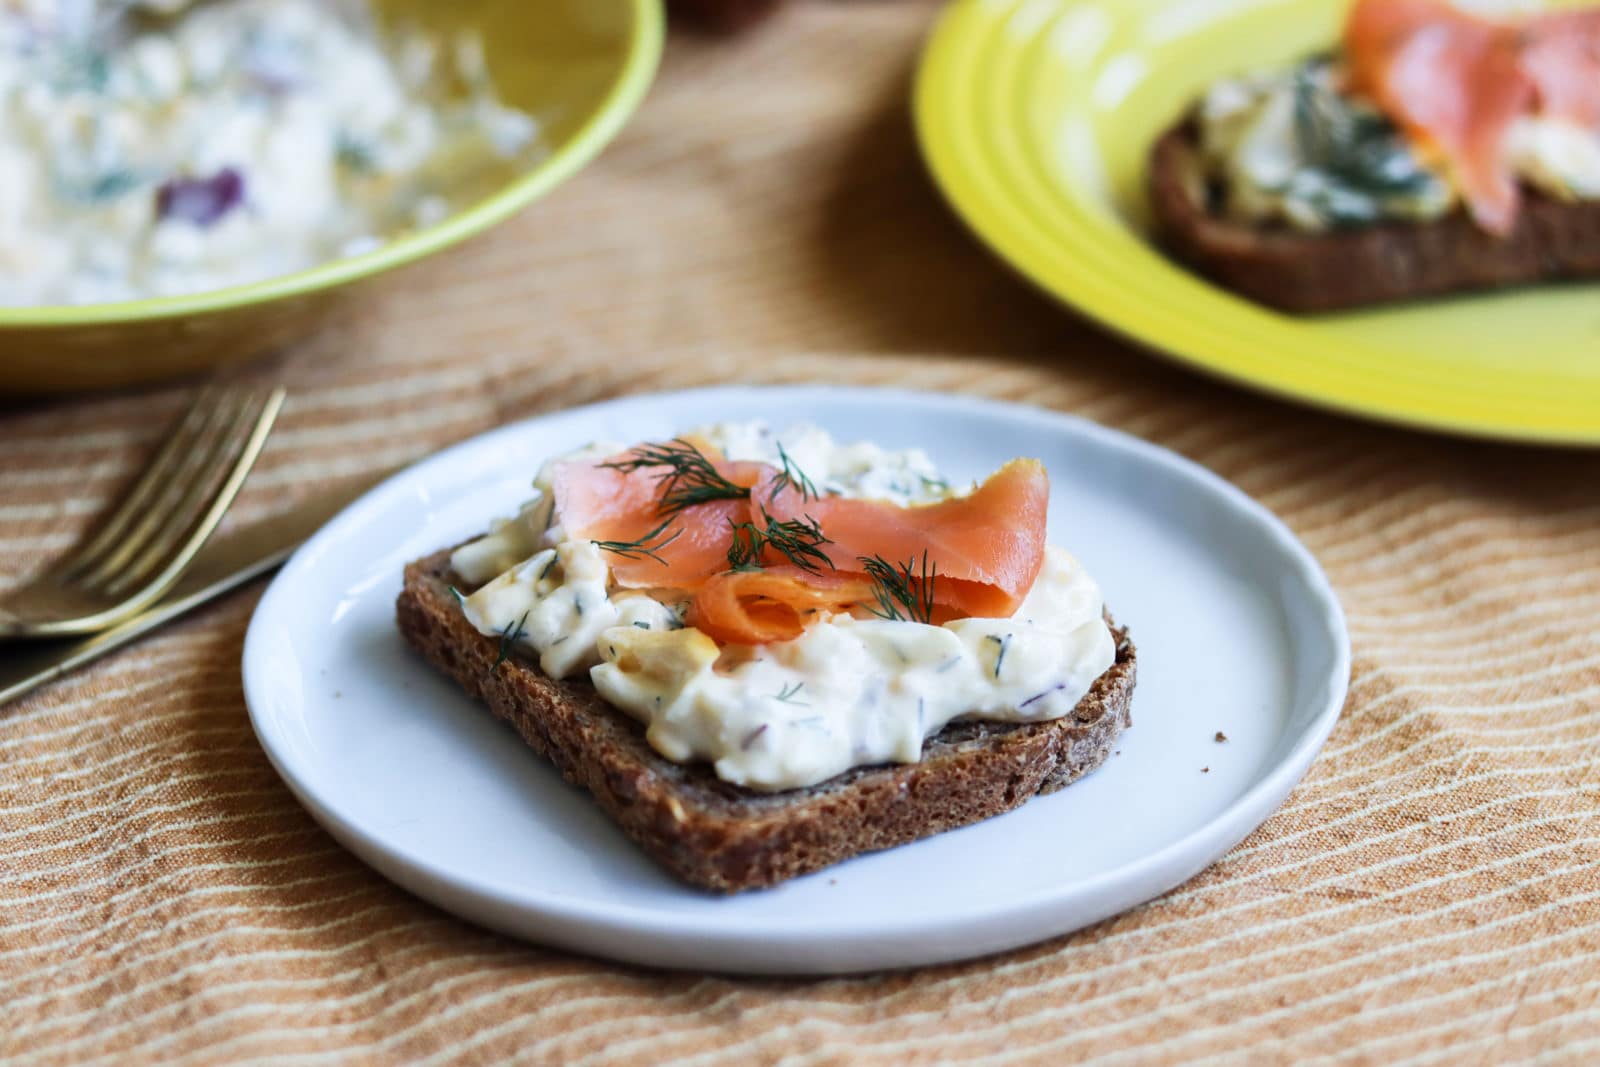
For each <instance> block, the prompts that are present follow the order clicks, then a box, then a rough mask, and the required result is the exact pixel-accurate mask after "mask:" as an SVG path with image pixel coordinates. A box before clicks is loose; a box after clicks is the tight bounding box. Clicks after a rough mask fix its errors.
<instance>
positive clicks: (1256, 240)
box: [1147, 122, 1600, 312]
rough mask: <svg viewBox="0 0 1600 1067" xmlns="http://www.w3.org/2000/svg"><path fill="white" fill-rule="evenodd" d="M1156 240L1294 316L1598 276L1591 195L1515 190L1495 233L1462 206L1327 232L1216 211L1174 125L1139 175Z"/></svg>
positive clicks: (1599, 203)
mask: <svg viewBox="0 0 1600 1067" xmlns="http://www.w3.org/2000/svg"><path fill="white" fill-rule="evenodd" d="M1147 182H1148V192H1149V197H1150V207H1151V211H1152V212H1153V213H1154V216H1155V222H1156V233H1157V237H1158V240H1159V241H1160V243H1161V244H1162V246H1163V247H1165V248H1166V249H1167V250H1168V251H1169V252H1170V253H1171V254H1172V255H1173V256H1174V257H1175V258H1177V259H1179V260H1181V261H1183V262H1184V263H1186V264H1188V265H1189V266H1191V267H1192V268H1194V269H1195V270H1196V271H1198V272H1199V273H1200V274H1203V275H1205V276H1206V277H1208V278H1211V279H1212V280H1214V281H1216V282H1218V283H1220V284H1221V285H1223V286H1225V287H1226V288H1228V289H1231V290H1233V291H1234V292H1237V293H1239V294H1241V295H1243V296H1247V297H1249V298H1250V299H1252V300H1256V301H1258V302H1260V303H1262V304H1266V305H1268V306H1270V307H1275V308H1279V309H1281V310H1284V311H1293V312H1319V311H1338V310H1345V309H1349V308H1358V307H1370V306H1373V305H1377V304H1387V303H1394V302H1397V301H1403V300H1417V299H1421V298H1424V297H1436V296H1443V295H1445V294H1449V293H1462V292H1468V291H1472V290H1483V289H1500V288H1506V287H1509V286H1516V285H1527V284H1531V283H1534V282H1542V281H1554V280H1558V279H1578V278H1600V200H1584V201H1575V202H1571V203H1568V202H1563V201H1558V200H1552V199H1550V198H1549V197H1546V196H1543V195H1541V194H1540V193H1538V192H1537V191H1535V190H1531V189H1524V190H1523V193H1524V199H1523V205H1522V211H1521V214H1520V215H1519V216H1518V218H1517V225H1516V229H1514V230H1513V231H1512V232H1511V233H1510V234H1509V235H1507V236H1505V237H1496V236H1495V235H1493V234H1490V233H1486V232H1484V231H1483V230H1481V229H1479V228H1478V226H1477V225H1476V224H1475V223H1473V221H1472V219H1471V218H1470V217H1469V216H1468V215H1467V214H1466V213H1465V212H1463V211H1456V212H1454V213H1453V214H1450V215H1447V216H1445V217H1444V218H1441V219H1436V220H1433V221H1431V222H1387V223H1381V224H1378V225H1373V226H1364V227H1360V228H1355V229H1348V230H1334V231H1330V232H1327V233H1302V232H1300V231H1298V230H1294V229H1291V228H1290V227H1288V226H1284V225H1281V224H1280V225H1273V226H1253V225H1250V224H1248V223H1243V222H1238V221H1234V220H1232V219H1228V218H1225V217H1223V216H1222V215H1221V214H1219V213H1218V212H1217V211H1216V210H1215V207H1214V205H1215V204H1216V203H1218V202H1219V201H1220V196H1219V193H1220V190H1217V189H1216V188H1215V187H1214V186H1213V185H1212V184H1211V183H1210V182H1208V180H1207V178H1206V176H1205V173H1204V168H1203V166H1202V164H1201V157H1200V147H1199V139H1198V135H1197V132H1196V129H1195V127H1194V125H1193V123H1192V122H1184V123H1182V124H1180V125H1178V126H1176V127H1174V128H1173V129H1171V130H1169V131H1168V132H1167V133H1166V134H1165V135H1163V136H1162V137H1161V139H1160V140H1159V141H1157V142H1156V144H1155V147H1154V148H1153V149H1152V150H1151V153H1150V164H1149V171H1148V176H1147Z"/></svg>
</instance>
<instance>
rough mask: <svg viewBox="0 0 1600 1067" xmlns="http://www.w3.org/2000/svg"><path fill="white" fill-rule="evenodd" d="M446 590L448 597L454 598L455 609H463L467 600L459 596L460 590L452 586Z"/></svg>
mask: <svg viewBox="0 0 1600 1067" xmlns="http://www.w3.org/2000/svg"><path fill="white" fill-rule="evenodd" d="M447 588H448V589H449V590H450V595H451V596H453V597H455V598H456V607H458V608H465V607H466V606H467V598H466V597H464V596H462V595H461V590H459V589H457V588H456V587H455V586H453V585H452V586H448V587H447Z"/></svg>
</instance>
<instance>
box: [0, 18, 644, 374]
mask: <svg viewBox="0 0 1600 1067" xmlns="http://www.w3.org/2000/svg"><path fill="white" fill-rule="evenodd" d="M378 2H379V7H380V9H381V11H382V13H383V15H384V16H385V17H386V18H389V19H396V20H403V21H404V22H406V23H407V24H410V25H420V26H422V27H424V28H425V29H428V30H430V31H437V32H440V33H450V32H452V31H459V30H461V29H463V28H466V27H471V28H473V29H474V30H476V31H477V32H478V33H479V34H480V35H481V36H482V39H483V41H484V43H485V49H486V52H487V59H488V63H489V69H490V73H491V74H492V76H493V78H494V81H495V85H496V88H497V89H498V90H499V92H500V95H501V96H502V97H503V98H504V99H505V101H506V102H507V103H509V104H511V105H513V106H515V107H518V108H520V109H522V110H524V111H526V112H528V113H529V114H532V115H534V116H536V117H537V118H538V119H539V121H540V128H541V135H542V137H543V138H544V147H545V149H546V152H545V154H543V155H542V156H541V157H540V158H539V160H538V161H537V162H536V163H535V164H533V165H532V166H531V167H530V166H527V165H526V164H524V165H522V166H520V167H518V166H517V165H516V164H511V163H508V164H507V172H506V175H505V184H504V186H503V187H501V188H500V189H499V190H498V191H497V192H495V193H493V194H492V195H489V196H487V197H485V198H484V199H482V200H480V201H478V202H477V203H475V204H473V205H472V206H470V207H468V208H466V209H465V210H462V211H460V212H457V213H456V214H454V215H452V216H451V217H449V218H447V219H445V220H444V221H442V222H440V223H438V224H437V225H434V226H430V227H428V228H426V229H423V230H419V231H417V232H416V233H413V234H409V235H407V236H405V237H402V238H399V239H397V240H395V241H392V242H390V243H388V244H385V245H384V246H383V247H381V248H378V249H376V250H374V251H372V252H369V253H367V254H365V255H361V256H353V257H351V258H349V259H341V260H335V261H333V262H329V263H325V264H322V265H321V266H318V267H314V268H312V269H310V270H305V271H300V272H298V273H295V274H287V275H283V276H282V277H278V278H270V279H267V280H266V281H261V282H256V283H254V284H251V285H244V286H236V287H234V288H231V289H218V290H215V291H212V292H207V293H196V294H194V295H190V296H177V297H162V298H159V299H151V300H136V301H128V302H125V303H117V304H94V305H86V306H82V307H25V308H0V392H9V393H50V392H64V391H69V390H77V389H97V388H106V387H110V386H118V385H128V384H132V383H135V382H143V381H153V380H156V379H159V378H165V377H171V376H173V375H178V374H184V373H187V372H191V371H195V370H198V369H201V368H204V367H208V366H213V365H216V364H219V363H223V362H232V361H236V360H240V359H246V358H249V357H250V356H253V355H258V354H260V353H261V352H264V351H266V350H268V349H270V348H273V347H276V346H278V345H281V344H284V343H285V342H288V341H292V340H295V339H296V338H299V337H303V336H305V335H306V334H307V333H309V332H310V331H312V330H313V329H315V328H316V326H317V324H318V323H319V322H320V321H321V319H322V318H323V316H324V314H325V313H326V312H327V311H328V310H329V308H330V307H331V306H332V305H333V303H334V302H335V301H336V300H338V299H340V298H342V297H344V296H346V295H347V294H349V293H351V292H353V291H358V290H360V289H363V288H365V287H366V286H368V285H370V284H372V280H373V279H374V278H376V277H377V276H379V275H381V274H383V273H384V272H386V271H389V270H392V269H394V268H396V267H400V266H404V265H405V264H407V263H411V262H414V261H415V260H418V259H421V258H422V257H424V256H428V255H431V254H433V253H435V252H437V251H439V250H441V249H443V248H447V247H449V246H450V245H453V244H456V243H457V242H459V241H462V240H465V239H466V238H468V237H471V236H472V235H473V234H476V233H478V232H480V231H482V230H484V229H487V228H488V227H490V226H493V225H494V224H495V223H498V222H501V221H502V220H504V219H506V218H508V217H509V216H511V215H513V214H515V213H516V212H517V211H519V210H521V209H522V208H524V207H526V206H527V205H528V204H530V203H532V202H533V201H534V200H536V199H538V198H539V197H540V196H542V195H543V194H544V193H546V192H548V191H549V190H550V189H552V188H554V187H555V186H556V185H557V184H559V183H560V182H561V181H563V180H564V179H566V178H568V177H570V176H571V175H572V174H574V173H575V172H576V171H578V170H579V169H580V168H581V167H583V166H584V164H586V163H588V162H589V161H590V160H591V159H593V158H594V156H595V155H596V154H597V153H598V152H599V151H600V149H601V147H603V146H604V145H605V143H606V142H607V141H609V140H610V139H611V138H612V137H613V136H614V135H615V134H616V133H617V131H618V130H619V129H621V127H622V124H623V123H624V122H625V121H626V120H627V118H628V116H629V115H630V114H632V112H633V110H634V108H635V107H637V106H638V104H639V101H640V100H641V99H642V98H643V96H644V93H645V90H646V89H647V88H648V87H649V85H650V81H651V79H652V77H654V75H655V70H656V65H657V63H658V62H659V60H660V57H661V47H662V38H663V26H664V22H665V19H664V16H663V13H662V6H661V0H453V2H452V3H449V4H442V3H439V2H438V0H378Z"/></svg>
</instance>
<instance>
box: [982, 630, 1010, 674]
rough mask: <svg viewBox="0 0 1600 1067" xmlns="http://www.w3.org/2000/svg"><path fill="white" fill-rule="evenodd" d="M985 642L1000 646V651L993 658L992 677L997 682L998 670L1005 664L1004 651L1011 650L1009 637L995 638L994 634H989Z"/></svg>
mask: <svg viewBox="0 0 1600 1067" xmlns="http://www.w3.org/2000/svg"><path fill="white" fill-rule="evenodd" d="M985 640H987V641H993V642H994V643H995V644H997V645H999V646H1000V651H999V652H998V653H996V654H995V657H994V677H995V680H996V681H999V680H1000V668H1001V667H1003V666H1004V665H1005V662H1006V651H1007V650H1008V649H1010V648H1011V635H1010V634H1006V635H1005V636H1004V637H996V636H995V635H994V634H990V635H989V636H988V637H986V638H985Z"/></svg>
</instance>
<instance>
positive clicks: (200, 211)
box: [0, 0, 538, 306]
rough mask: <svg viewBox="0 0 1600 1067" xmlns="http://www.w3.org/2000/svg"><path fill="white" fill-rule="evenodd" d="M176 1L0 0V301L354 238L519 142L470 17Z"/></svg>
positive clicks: (382, 237) (294, 264) (323, 253)
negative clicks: (425, 23) (433, 30)
mask: <svg viewBox="0 0 1600 1067" xmlns="http://www.w3.org/2000/svg"><path fill="white" fill-rule="evenodd" d="M190 6H191V5H189V4H188V3H187V2H185V0H162V2H159V3H153V2H150V0H144V2H130V0H72V2H67V0H0V305H13V306H18V305H54V304H85V303H103V302H112V301H119V300H131V299H138V298H143V297H151V296H169V295H175V294H181V293H193V292H201V291H205V290H210V289H218V288H222V287H225V286H231V285H238V284H244V283H247V282H252V281H257V280H260V279H263V278H268V277H272V276H275V275H280V274H286V273H291V272H294V271H298V270H302V269H305V268H308V267H311V266H315V265H316V264H319V263H323V262H326V261H329V260H333V259H338V258H341V257H344V256H350V255H357V254H360V253H362V252H367V251H370V250H372V249H374V248H376V247H378V246H379V245H381V244H383V243H384V242H385V241H387V240H390V239H392V238H393V237H395V236H398V235H400V234H402V233H405V232H407V231H409V230H412V229H415V228H417V227H421V226H425V225H430V224H432V223H433V222H436V221H438V220H440V219H442V218H443V217H445V216H446V215H447V214H449V213H450V212H451V211H453V210H454V209H455V207H456V206H457V205H459V204H461V203H464V202H468V201H469V200H470V199H473V198H476V197H478V196H481V195H483V194H484V193H485V192H486V191H487V190H488V189H489V188H491V187H492V185H493V184H495V183H497V182H498V181H499V180H502V179H503V176H504V174H505V173H506V169H507V166H508V164H507V161H508V160H510V159H512V158H515V157H518V156H519V155H520V154H522V153H524V152H526V151H529V150H530V149H533V148H536V134H537V132H538V129H537V125H536V123H535V122H534V120H533V119H532V118H530V117H529V116H527V115H524V114H522V113H520V112H518V111H515V110H513V109H511V108H508V107H505V106H504V105H502V104H500V103H499V102H498V100H497V98H496V95H495V93H494V89H493V86H492V85H491V84H490V83H489V79H488V74H487V69H486V67H485V64H484V60H483V56H482V51H481V48H480V47H479V44H478V42H477V41H476V40H475V39H473V38H462V39H460V40H453V41H439V40H434V39H431V38H428V37H426V36H424V35H422V34H420V33H418V32H397V33H395V34H382V33H380V31H379V29H378V27H377V26H376V25H375V24H374V21H373V19H372V17H371V13H370V12H369V11H368V10H367V5H366V4H365V3H362V2H360V0H342V2H318V0H212V2H209V3H204V4H199V5H194V6H193V10H188V8H189V7H190ZM151 11H155V12H160V13H161V14H164V15H168V16H169V20H168V21H164V22H163V21H159V20H156V21H151V20H149V19H148V18H144V19H143V21H141V20H140V19H141V18H143V15H144V13H147V12H151ZM130 12H132V15H130ZM134 16H139V17H138V18H136V17H134Z"/></svg>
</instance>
